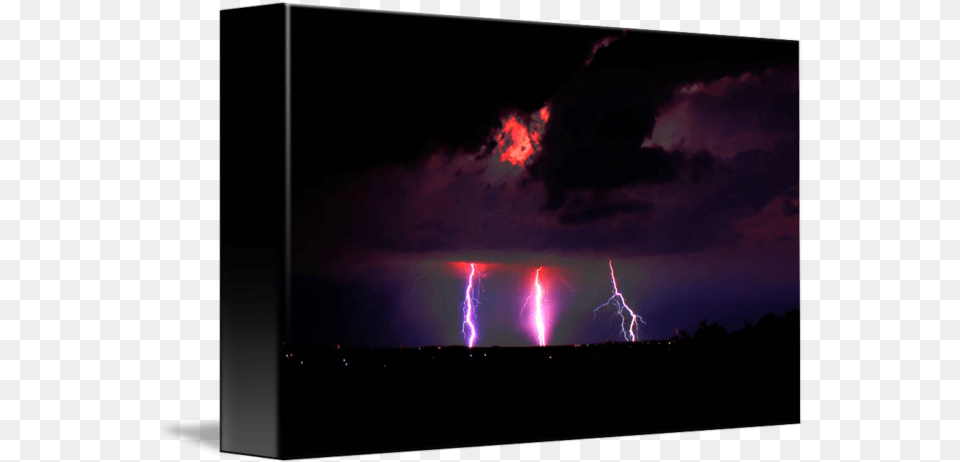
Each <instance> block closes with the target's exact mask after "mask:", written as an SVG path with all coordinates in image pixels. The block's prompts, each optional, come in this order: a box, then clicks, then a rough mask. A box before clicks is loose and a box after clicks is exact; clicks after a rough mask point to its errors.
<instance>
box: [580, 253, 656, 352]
mask: <svg viewBox="0 0 960 462" xmlns="http://www.w3.org/2000/svg"><path fill="white" fill-rule="evenodd" d="M610 282H612V283H613V295H611V296H610V298H608V299H607V302H606V303H604V304H603V305H600V306H598V307H596V308H594V309H593V315H594V317H596V315H597V311H599V310H600V308H603V307H605V306H608V305H610V304H611V303H613V305H614V306H615V307H617V314H618V315H620V333H621V334H622V335H623V339H624V340H627V341H630V342H636V341H637V335H639V334H640V326H639V325H637V320H640V323H642V324H646V323H645V322H643V318H642V317H640V316H637V315H636V313H634V312H633V310H631V309H630V307H629V306H627V302H626V301H625V300H624V299H623V294H621V293H620V289H619V288H617V276H616V275H615V274H614V273H613V260H610ZM624 310H626V311H627V313H628V316H630V327H629V328H628V327H627V318H626V316H624V313H623V311H624ZM634 331H636V334H635V333H634Z"/></svg>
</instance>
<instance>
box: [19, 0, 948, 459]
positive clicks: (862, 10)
mask: <svg viewBox="0 0 960 462" xmlns="http://www.w3.org/2000/svg"><path fill="white" fill-rule="evenodd" d="M256 3H257V2H255V1H242V0H241V1H226V0H224V1H222V2H220V1H196V0H184V1H181V2H177V1H169V0H153V1H142V2H139V3H138V2H136V1H132V0H113V1H107V0H104V1H100V2H95V1H76V0H74V1H63V2H58V1H41V0H26V1H23V2H20V3H19V4H18V2H16V1H11V0H3V1H0V459H3V460H35V459H40V460H57V459H73V460H76V459H80V460H118V459H120V460H140V459H162V460H181V459H187V460H192V459H218V458H226V459H237V458H243V457H241V456H235V455H225V454H219V453H218V452H217V449H218V441H217V438H218V427H217V418H218V406H219V403H218V370H219V364H218V356H219V351H218V340H219V330H218V329H219V325H218V316H219V309H220V307H219V302H218V292H219V243H218V239H219V221H218V218H219V175H220V172H219V162H218V159H219V142H218V138H219V123H218V119H219V112H218V111H219V102H218V98H219V82H218V80H219V62H218V52H219V42H218V38H219V28H218V11H219V9H220V8H228V7H236V6H249V5H252V4H256ZM303 3H310V4H320V3H322V4H330V5H343V6H350V7H359V8H373V9H384V10H394V11H401V10H402V11H413V12H429V13H440V14H452V15H464V16H482V17H491V18H515V19H526V20H543V21H564V22H570V23H579V24H601V25H608V26H618V27H626V28H644V29H662V30H675V31H690V32H705V33H720V34H733V35H744V36H756V37H777V38H788V39H800V40H802V42H801V46H800V50H801V53H800V57H801V79H802V82H801V87H800V88H801V99H802V104H801V119H802V120H801V131H800V133H801V138H802V149H801V188H800V195H801V205H800V217H801V240H802V241H801V258H802V271H801V274H802V283H801V294H802V299H803V302H802V308H801V315H802V319H803V321H802V361H801V365H800V367H801V371H802V377H803V384H802V401H801V403H800V406H801V408H802V417H803V421H804V422H803V424H800V425H790V426H783V427H767V428H754V429H738V430H724V431H708V432H690V433H678V434H667V435H652V436H638V437H628V438H612V439H599V440H586V441H570V442H560V443H544V444H524V445H511V446H502V447H500V446H494V447H485V448H472V449H463V450H460V449H453V450H445V451H424V452H412V453H403V454H386V455H370V456H361V457H350V458H347V459H351V460H361V459H362V460H379V459H385V460H397V459H404V460H498V459H505V460H540V459H542V460H577V459H583V460H619V459H641V460H858V459H868V460H869V459H873V460H876V459H882V460H938V459H942V460H957V459H960V308H958V303H960V302H958V301H957V300H958V299H960V284H958V280H960V272H958V268H960V262H958V261H957V260H958V259H960V237H958V236H960V234H958V231H960V221H958V220H960V200H958V194H957V192H958V186H960V183H958V182H960V144H958V143H960V141H958V140H960V101H958V99H960V1H956V0H953V1H951V0H947V1H943V2H938V1H920V0H913V1H907V2H903V3H902V4H901V3H900V2H896V1H880V0H868V1H863V2H856V1H846V0H827V1H822V2H817V1H792V0H783V1H780V2H777V1H768V0H749V1H748V0H739V1H738V0H725V1H712V0H702V1H695V0H663V1H626V0H624V1H622V2H617V1H602V0H595V1H583V2H577V1H548V0H543V1H536V0H523V1H508V0H503V1H501V2H496V1H465V0H464V1H460V2H459V3H458V2H456V1H445V0H423V1H416V0H412V1H401V0H394V1H388V0H383V1H379V2H378V1H346V0H345V1H342V2H336V1H333V2H303ZM356 33H358V34H359V33H369V31H362V30H361V31H356ZM347 39H348V38H347ZM542 46H550V44H549V43H544V44H542ZM643 372H645V373H649V374H655V373H656V371H643ZM704 386H705V387H708V386H709V383H704ZM616 390H617V388H616V384H614V383H612V382H607V381H603V380H598V382H597V388H596V389H595V390H584V393H585V394H589V395H592V396H594V397H595V398H596V403H597V418H598V419H602V418H604V416H605V415H609V414H610V413H612V412H616V411H617V407H616V406H617V404H616V403H615V402H614V401H613V400H611V399H610V396H611V395H613V394H615V393H616ZM646 399H651V400H655V399H657V397H656V396H650V397H647V398H646ZM638 408H639V409H641V410H642V405H641V406H634V407H633V409H638ZM637 418H641V419H643V418H656V416H652V415H644V414H643V413H642V412H640V413H638V415H637ZM583 424H588V423H583ZM318 437H322V432H318Z"/></svg>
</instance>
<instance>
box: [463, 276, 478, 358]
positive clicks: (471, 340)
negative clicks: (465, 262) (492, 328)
mask: <svg viewBox="0 0 960 462" xmlns="http://www.w3.org/2000/svg"><path fill="white" fill-rule="evenodd" d="M476 272H477V268H476V266H475V265H474V264H473V263H471V264H470V279H469V281H468V282H467V291H466V293H465V294H464V296H463V306H464V308H463V328H462V329H461V332H462V333H463V334H464V335H465V336H467V337H466V341H467V346H468V347H470V348H473V345H474V344H475V343H476V341H477V326H475V325H474V324H473V317H474V313H473V309H474V307H473V304H474V294H473V276H474V274H476ZM478 277H479V276H478ZM468 328H469V330H470V333H469V334H468V333H467V329H468Z"/></svg>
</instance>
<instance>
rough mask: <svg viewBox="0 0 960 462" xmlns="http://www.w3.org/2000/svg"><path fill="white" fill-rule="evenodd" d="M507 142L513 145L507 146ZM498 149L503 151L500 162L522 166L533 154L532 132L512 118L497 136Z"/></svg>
mask: <svg viewBox="0 0 960 462" xmlns="http://www.w3.org/2000/svg"><path fill="white" fill-rule="evenodd" d="M538 138H539V136H538ZM507 141H512V143H511V144H510V145H509V146H507V145H506V143H507ZM497 147H499V148H500V150H501V154H500V160H501V161H503V162H510V163H511V164H513V165H520V166H522V165H523V163H524V162H526V160H527V158H528V157H530V154H533V143H532V142H531V140H530V131H529V130H528V129H527V127H525V126H523V124H521V123H520V122H518V121H517V118H516V117H511V118H510V120H508V121H507V122H506V123H504V124H503V130H502V131H501V132H500V134H499V135H497Z"/></svg>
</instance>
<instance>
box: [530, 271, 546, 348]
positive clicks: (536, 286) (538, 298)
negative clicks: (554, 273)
mask: <svg viewBox="0 0 960 462" xmlns="http://www.w3.org/2000/svg"><path fill="white" fill-rule="evenodd" d="M542 269H543V267H542V266H541V267H540V268H537V275H536V277H535V278H534V280H533V295H534V298H533V302H534V308H535V310H534V313H533V322H534V324H535V325H536V327H537V340H538V341H539V343H540V346H546V345H547V337H546V332H545V331H546V327H544V323H543V287H541V286H540V270H542Z"/></svg>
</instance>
